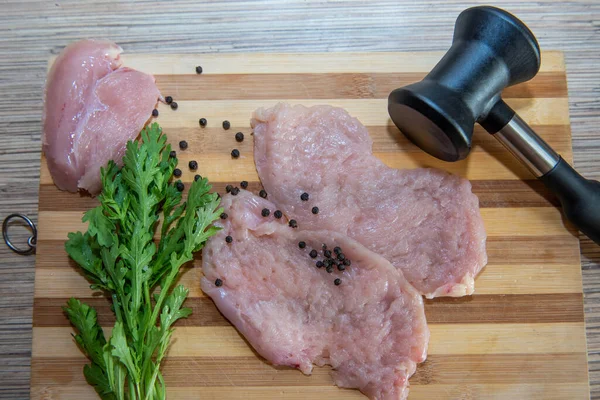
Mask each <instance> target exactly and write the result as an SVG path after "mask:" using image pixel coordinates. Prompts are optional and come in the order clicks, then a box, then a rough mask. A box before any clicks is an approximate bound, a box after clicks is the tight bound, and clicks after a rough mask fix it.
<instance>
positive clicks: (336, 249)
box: [333, 246, 342, 254]
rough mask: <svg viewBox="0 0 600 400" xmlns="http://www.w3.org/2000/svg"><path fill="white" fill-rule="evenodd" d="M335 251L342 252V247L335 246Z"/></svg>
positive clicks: (336, 252)
mask: <svg viewBox="0 0 600 400" xmlns="http://www.w3.org/2000/svg"><path fill="white" fill-rule="evenodd" d="M333 252H334V253H335V254H340V253H341V252H342V249H340V248H339V247H338V246H335V247H334V248H333Z"/></svg>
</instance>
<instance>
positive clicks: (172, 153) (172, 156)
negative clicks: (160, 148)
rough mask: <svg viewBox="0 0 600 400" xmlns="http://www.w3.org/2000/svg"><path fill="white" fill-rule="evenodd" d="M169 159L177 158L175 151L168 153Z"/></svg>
mask: <svg viewBox="0 0 600 400" xmlns="http://www.w3.org/2000/svg"><path fill="white" fill-rule="evenodd" d="M169 157H171V158H175V157H177V152H176V151H175V150H171V152H170V153H169Z"/></svg>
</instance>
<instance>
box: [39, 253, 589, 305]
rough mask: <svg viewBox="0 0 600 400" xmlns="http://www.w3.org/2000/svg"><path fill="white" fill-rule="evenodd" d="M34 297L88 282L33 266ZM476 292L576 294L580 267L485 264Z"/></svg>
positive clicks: (81, 289) (194, 293)
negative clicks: (34, 268)
mask: <svg viewBox="0 0 600 400" xmlns="http://www.w3.org/2000/svg"><path fill="white" fill-rule="evenodd" d="M195 264H196V268H186V269H185V271H184V273H183V274H182V276H181V278H180V279H179V283H181V284H182V285H184V286H185V287H187V288H188V289H189V290H190V296H191V297H204V296H205V295H204V293H203V292H202V290H201V289H200V279H201V277H202V269H201V266H200V261H199V260H198V262H196V263H195ZM35 277H36V284H35V291H34V293H35V297H58V298H63V297H65V293H68V294H69V295H70V296H74V297H89V296H91V293H92V292H91V290H90V284H89V282H88V281H87V280H86V279H85V277H84V276H83V275H82V274H81V272H80V269H79V268H76V267H75V266H74V265H73V262H69V263H67V264H65V265H64V266H62V267H53V268H37V269H36V271H35ZM475 288H476V293H477V294H478V295H479V294H535V293H576V292H580V291H581V290H582V288H581V267H580V265H579V264H577V262H576V261H573V262H572V263H571V264H567V265H563V264H544V263H541V264H521V265H518V266H515V265H512V264H496V263H488V265H487V266H486V267H485V269H484V270H483V271H482V272H481V273H480V274H479V276H478V277H477V279H476V281H475Z"/></svg>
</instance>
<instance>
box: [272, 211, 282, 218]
mask: <svg viewBox="0 0 600 400" xmlns="http://www.w3.org/2000/svg"><path fill="white" fill-rule="evenodd" d="M273 216H274V217H275V218H277V219H279V218H281V217H283V213H282V212H281V211H279V210H276V211H275V212H274V213H273Z"/></svg>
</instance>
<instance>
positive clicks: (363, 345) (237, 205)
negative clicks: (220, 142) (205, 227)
mask: <svg viewBox="0 0 600 400" xmlns="http://www.w3.org/2000/svg"><path fill="white" fill-rule="evenodd" d="M222 205H223V207H224V209H225V212H226V213H227V214H228V217H227V219H225V220H223V221H219V222H218V223H216V225H218V226H221V227H223V229H222V230H221V231H220V232H219V233H218V234H217V235H215V236H213V237H212V238H211V239H209V241H208V243H207V244H206V246H205V247H204V250H203V253H202V268H203V271H204V277H203V278H202V290H203V291H204V292H205V293H207V294H208V295H209V296H210V297H211V298H212V299H213V300H214V302H215V303H216V305H217V307H218V308H219V310H220V311H221V312H222V313H223V314H224V315H225V317H227V319H229V321H231V322H232V323H233V325H235V327H236V328H237V329H238V330H239V331H240V332H241V333H242V334H243V335H244V336H245V337H246V339H247V340H248V341H249V342H250V343H251V344H252V346H253V347H254V348H255V349H256V351H258V353H260V354H261V355H262V356H263V357H265V358H266V359H267V360H268V361H270V362H272V363H273V364H275V365H287V366H291V367H296V368H299V369H300V370H301V371H302V372H303V373H305V374H310V373H311V371H312V368H313V363H314V364H317V365H319V366H322V365H325V364H329V365H331V366H332V367H333V368H334V373H333V378H334V381H335V383H336V384H337V385H338V386H341V387H348V388H359V389H360V390H361V391H362V392H363V393H365V394H366V395H367V396H369V397H370V398H371V399H394V400H397V399H404V398H406V396H407V395H408V378H409V377H410V376H411V375H412V374H413V373H414V372H415V368H416V364H417V363H420V362H423V361H424V360H425V357H426V352H427V344H428V341H429V329H428V328H427V324H426V321H425V314H424V309H423V300H422V297H421V296H420V295H419V293H418V292H417V291H416V290H415V289H414V288H413V287H412V286H411V285H410V284H409V283H408V282H407V281H406V280H405V279H404V278H403V276H402V274H401V273H400V272H398V271H397V270H396V269H395V268H394V267H393V266H392V265H391V264H390V263H389V262H388V261H387V260H385V259H384V258H382V257H380V256H378V255H376V254H375V253H373V252H371V251H369V250H367V249H366V248H365V247H364V246H362V245H361V244H359V243H358V242H356V241H354V240H352V239H350V238H347V237H345V236H343V235H340V234H338V233H334V232H328V231H315V232H308V231H299V230H297V229H292V228H290V227H289V226H288V225H287V223H286V222H282V220H278V219H276V218H274V217H273V211H274V210H275V205H273V204H272V203H271V202H269V201H267V200H265V199H262V198H260V197H258V196H255V195H253V194H251V193H249V192H247V191H244V190H242V191H240V193H239V194H238V195H237V196H232V195H226V196H224V197H223V201H222ZM264 208H267V209H269V210H271V215H270V216H268V217H263V216H262V215H261V211H262V209H264ZM226 236H231V237H232V238H233V241H232V243H227V242H226V240H225V237H226ZM300 241H304V242H306V247H305V248H304V249H301V248H300V247H299V245H298V244H299V242H300ZM323 243H325V244H327V245H328V246H329V248H330V249H333V248H334V247H335V246H339V247H341V249H342V252H343V254H344V255H345V257H346V258H348V259H350V260H351V265H350V266H347V267H346V269H345V271H343V272H340V271H338V270H337V269H335V271H334V272H332V273H328V272H326V270H325V267H322V268H320V269H319V268H317V267H316V266H315V264H316V261H320V260H323V250H322V248H321V246H322V244H323ZM312 249H317V250H319V252H318V253H319V255H318V256H317V258H312V257H311V256H310V251H311V250H312ZM336 278H339V279H341V284H340V285H339V286H336V285H335V284H334V280H335V279H336ZM217 279H220V280H221V281H222V286H217V285H216V280H217Z"/></svg>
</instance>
